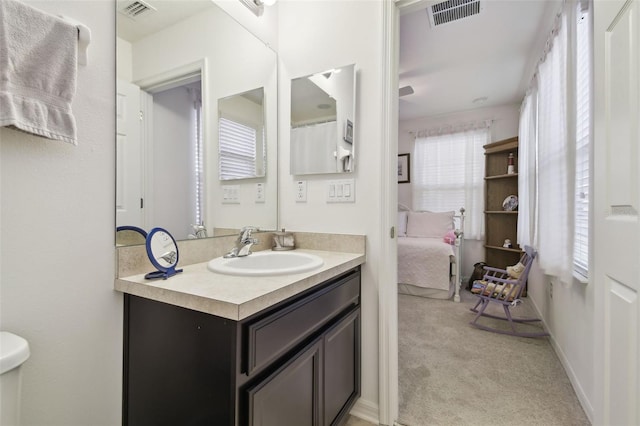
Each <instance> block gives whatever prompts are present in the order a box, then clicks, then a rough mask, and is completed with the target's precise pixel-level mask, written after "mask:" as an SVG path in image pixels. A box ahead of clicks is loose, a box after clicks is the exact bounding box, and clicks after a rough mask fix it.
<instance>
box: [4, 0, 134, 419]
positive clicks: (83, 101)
mask: <svg viewBox="0 0 640 426" xmlns="http://www.w3.org/2000/svg"><path fill="white" fill-rule="evenodd" d="M26 3H28V4H30V5H33V6H35V7H38V8H40V9H42V10H44V11H47V12H49V13H52V14H56V15H57V14H63V15H67V16H69V17H72V18H75V19H76V20H78V21H80V22H83V23H84V24H85V25H87V26H88V27H89V28H90V29H91V44H90V45H89V62H88V65H86V66H80V67H79V69H78V79H77V91H76V95H75V98H74V101H73V111H74V115H75V117H76V122H77V128H78V146H77V147H74V146H72V145H69V144H66V143H63V142H59V141H51V140H47V139H43V138H39V137H36V136H31V135H28V134H25V133H21V132H17V131H15V130H11V129H6V128H2V129H0V139H1V141H0V164H1V171H0V186H1V200H2V201H1V216H0V217H1V223H0V225H1V226H0V228H1V231H0V232H1V238H0V241H1V247H0V262H1V268H0V269H1V274H0V290H1V296H2V297H1V298H0V321H1V328H2V330H7V331H11V332H14V333H16V334H18V335H21V336H23V337H25V338H26V339H27V340H28V341H29V344H30V347H31V358H30V359H29V360H28V361H27V362H26V363H25V364H24V371H23V373H24V374H23V388H22V391H23V400H22V413H23V416H22V420H23V424H25V425H65V426H73V425H78V426H81V425H82V426H85V425H117V424H120V419H121V398H122V392H121V383H122V296H121V295H120V294H119V293H116V292H115V291H114V290H113V278H114V228H115V213H114V199H115V194H114V191H115V185H114V182H115V155H114V143H115V142H114V141H115V137H114V134H115V117H114V111H115V68H114V60H115V52H114V36H115V17H114V2H113V1H98V0H92V1H57V0H49V1H30V0H26Z"/></svg>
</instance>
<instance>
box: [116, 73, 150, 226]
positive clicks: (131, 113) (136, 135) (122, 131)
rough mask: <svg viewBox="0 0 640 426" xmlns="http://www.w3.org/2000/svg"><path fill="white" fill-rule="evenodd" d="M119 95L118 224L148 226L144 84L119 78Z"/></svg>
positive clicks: (117, 126) (117, 124)
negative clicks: (144, 190)
mask: <svg viewBox="0 0 640 426" xmlns="http://www.w3.org/2000/svg"><path fill="white" fill-rule="evenodd" d="M116 99H117V100H116V226H123V225H129V226H137V227H140V228H143V229H144V226H143V225H144V223H143V220H142V219H143V218H142V207H143V206H142V203H143V201H142V172H141V169H142V161H141V160H142V154H141V153H142V143H141V140H140V88H139V87H138V86H136V85H134V84H131V83H129V82H126V81H123V80H118V84H117V98H116Z"/></svg>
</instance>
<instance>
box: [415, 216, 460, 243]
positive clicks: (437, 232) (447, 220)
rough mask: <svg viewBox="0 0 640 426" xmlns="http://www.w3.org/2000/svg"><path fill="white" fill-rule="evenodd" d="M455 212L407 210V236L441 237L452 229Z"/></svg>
mask: <svg viewBox="0 0 640 426" xmlns="http://www.w3.org/2000/svg"><path fill="white" fill-rule="evenodd" d="M454 214H455V212H453V211H450V212H441V213H434V212H409V215H408V220H407V236H408V237H427V238H442V237H444V236H445V234H446V233H447V232H448V231H451V230H452V229H453V215H454Z"/></svg>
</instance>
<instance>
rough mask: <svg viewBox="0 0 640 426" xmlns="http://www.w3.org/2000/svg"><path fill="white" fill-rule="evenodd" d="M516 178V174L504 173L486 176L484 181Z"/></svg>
mask: <svg viewBox="0 0 640 426" xmlns="http://www.w3.org/2000/svg"><path fill="white" fill-rule="evenodd" d="M517 177H518V174H517V173H510V174H507V173H505V174H504V175H495V176H487V177H485V178H484V179H485V180H493V179H506V178H517Z"/></svg>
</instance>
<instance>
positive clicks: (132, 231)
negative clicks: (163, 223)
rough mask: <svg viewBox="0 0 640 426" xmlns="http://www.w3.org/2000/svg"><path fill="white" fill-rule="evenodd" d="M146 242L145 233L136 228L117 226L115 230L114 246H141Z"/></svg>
mask: <svg viewBox="0 0 640 426" xmlns="http://www.w3.org/2000/svg"><path fill="white" fill-rule="evenodd" d="M146 241H147V232H146V231H145V230H144V229H140V228H138V227H137V226H118V227H117V228H116V246H134V245H141V244H144V243H146Z"/></svg>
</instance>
